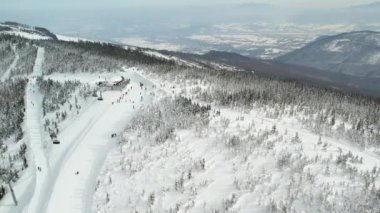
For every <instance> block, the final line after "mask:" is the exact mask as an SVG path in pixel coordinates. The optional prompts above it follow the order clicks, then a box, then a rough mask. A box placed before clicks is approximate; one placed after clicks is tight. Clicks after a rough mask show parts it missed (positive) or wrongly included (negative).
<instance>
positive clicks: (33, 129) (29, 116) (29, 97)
mask: <svg viewBox="0 0 380 213" xmlns="http://www.w3.org/2000/svg"><path fill="white" fill-rule="evenodd" d="M44 54H45V51H44V49H43V48H40V47H39V48H38V51H37V57H36V61H35V64H34V67H33V73H32V75H31V77H30V78H29V82H28V85H27V88H26V99H25V102H26V103H25V106H26V132H27V137H28V139H29V143H30V148H31V151H32V155H33V159H32V162H33V163H34V167H33V165H31V166H32V169H33V170H34V173H35V177H34V179H35V184H34V192H33V195H32V197H31V200H30V202H29V205H27V207H26V208H25V209H24V212H27V213H34V212H35V213H39V209H40V206H39V205H40V202H39V200H40V199H41V197H43V196H44V195H45V194H46V193H45V191H46V185H45V184H44V183H45V182H46V180H47V179H48V176H49V164H48V161H47V158H46V154H45V149H44V137H43V132H42V131H43V124H42V120H43V111H42V109H43V108H42V107H43V106H42V98H43V96H42V94H41V93H40V92H39V89H38V85H37V82H36V81H37V80H36V79H37V77H39V76H41V75H42V63H43V60H44ZM37 167H38V168H41V169H40V170H39V169H37Z"/></svg>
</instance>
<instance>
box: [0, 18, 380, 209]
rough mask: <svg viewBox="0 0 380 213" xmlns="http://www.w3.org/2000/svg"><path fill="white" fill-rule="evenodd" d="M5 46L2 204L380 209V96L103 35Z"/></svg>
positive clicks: (0, 47)
mask: <svg viewBox="0 0 380 213" xmlns="http://www.w3.org/2000/svg"><path fill="white" fill-rule="evenodd" d="M8 25H9V23H8ZM11 25H12V23H11ZM340 42H345V40H340V41H339V42H336V43H334V44H331V46H329V49H330V50H332V51H333V52H339V51H342V50H344V47H341V46H340V45H341V43H340ZM0 54H1V55H2V56H4V57H3V58H0V68H1V71H0V74H1V77H2V81H1V83H0V94H1V95H0V121H1V124H0V133H1V134H0V151H1V152H0V163H1V165H0V195H1V196H0V212H1V213H3V212H4V213H20V212H23V213H34V212H35V213H45V212H47V213H51V212H54V213H56V212H58V213H60V212H62V213H67V212H70V213H71V212H74V213H75V212H78V213H79V212H81V213H82V212H84V213H87V212H379V211H380V206H379V205H380V187H379V186H380V177H379V175H380V169H379V165H380V157H379V155H380V144H379V141H380V119H379V117H380V102H379V100H378V99H374V98H368V97H364V96H359V95H355V94H349V93H343V92H340V91H336V90H329V89H321V88H317V87H310V86H306V85H303V84H299V83H295V82H288V81H280V80H274V79H269V78H265V77H261V76H258V75H255V74H253V73H252V72H231V70H230V69H226V68H225V67H224V66H223V65H221V64H219V63H215V64H212V66H205V65H204V64H202V63H200V62H199V61H196V62H194V63H192V61H191V60H189V61H188V60H186V58H184V59H182V58H181V57H175V56H170V54H168V55H166V54H164V53H161V52H159V51H154V50H147V49H141V48H124V47H121V46H118V45H114V44H109V43H104V42H86V41H62V40H55V39H27V38H23V37H19V36H14V35H0ZM221 56H223V57H231V56H233V54H222V55H221ZM223 57H222V59H223ZM235 57H239V56H235ZM374 60H375V59H374ZM198 65H199V66H198ZM11 189H13V192H14V196H15V199H16V201H15V200H14V199H13V196H12V195H13V193H12V190H11ZM16 203H17V204H16Z"/></svg>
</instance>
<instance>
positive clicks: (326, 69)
mask: <svg viewBox="0 0 380 213" xmlns="http://www.w3.org/2000/svg"><path fill="white" fill-rule="evenodd" d="M0 34H10V35H18V36H22V37H25V38H28V39H53V40H57V39H58V40H66V41H78V40H79V39H74V38H68V37H63V36H60V35H55V34H54V33H51V32H50V31H49V30H47V29H45V28H40V27H30V26H27V25H23V24H18V23H15V22H5V23H0ZM126 48H133V49H137V50H139V51H141V52H142V53H145V54H147V55H151V56H154V57H158V58H160V59H165V60H171V61H174V62H176V63H178V64H180V65H185V66H191V67H203V68H204V67H210V68H212V69H216V70H219V69H228V70H231V71H248V72H253V73H255V74H257V75H261V76H265V77H270V78H277V79H282V80H291V81H297V82H303V83H306V84H311V85H314V86H320V87H328V88H335V89H338V90H344V91H350V92H355V93H360V94H365V95H371V96H375V97H380V71H379V67H380V33H377V32H370V31H363V32H351V33H344V34H340V35H336V36H324V37H321V38H319V39H317V40H316V41H314V42H312V43H310V44H308V45H306V46H305V47H303V48H301V49H298V50H296V51H293V52H291V53H289V54H286V55H284V56H282V57H279V58H277V59H276V60H263V59H257V58H250V57H247V56H243V55H240V54H237V53H233V52H222V51H210V52H208V53H206V54H191V53H183V52H175V51H165V50H161V51H159V50H154V49H149V48H140V47H132V46H128V47H126Z"/></svg>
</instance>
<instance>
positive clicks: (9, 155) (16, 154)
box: [0, 80, 28, 199]
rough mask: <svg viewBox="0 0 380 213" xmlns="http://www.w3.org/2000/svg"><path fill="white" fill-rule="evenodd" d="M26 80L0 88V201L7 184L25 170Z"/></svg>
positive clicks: (9, 82)
mask: <svg viewBox="0 0 380 213" xmlns="http://www.w3.org/2000/svg"><path fill="white" fill-rule="evenodd" d="M25 86H26V80H13V81H7V82H1V84H0V199H1V198H2V197H3V196H4V194H5V192H6V191H8V188H7V187H6V183H7V182H9V181H16V180H17V179H18V178H19V175H18V173H19V171H20V170H23V169H25V168H27V167H28V162H27V157H26V150H27V146H26V142H25V141H22V138H23V130H22V126H21V124H22V122H23V120H24V111H25V107H24V95H25Z"/></svg>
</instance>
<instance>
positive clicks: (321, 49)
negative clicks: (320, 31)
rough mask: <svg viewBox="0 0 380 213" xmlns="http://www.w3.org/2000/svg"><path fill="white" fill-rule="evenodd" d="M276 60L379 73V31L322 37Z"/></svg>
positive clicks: (362, 73) (350, 72)
mask: <svg viewBox="0 0 380 213" xmlns="http://www.w3.org/2000/svg"><path fill="white" fill-rule="evenodd" d="M276 60H277V61H280V62H282V63H289V64H297V65H302V66H307V67H313V68H316V69H321V70H327V71H330V72H334V73H342V74H347V75H352V76H359V77H380V33H379V32H371V31H361V32H350V33H343V34H339V35H336V36H327V37H323V38H321V39H317V40H316V41H314V42H312V43H310V44H308V45H306V46H305V47H303V48H301V49H298V50H295V51H293V52H290V53H288V54H285V55H283V56H281V57H278V58H277V59H276Z"/></svg>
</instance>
